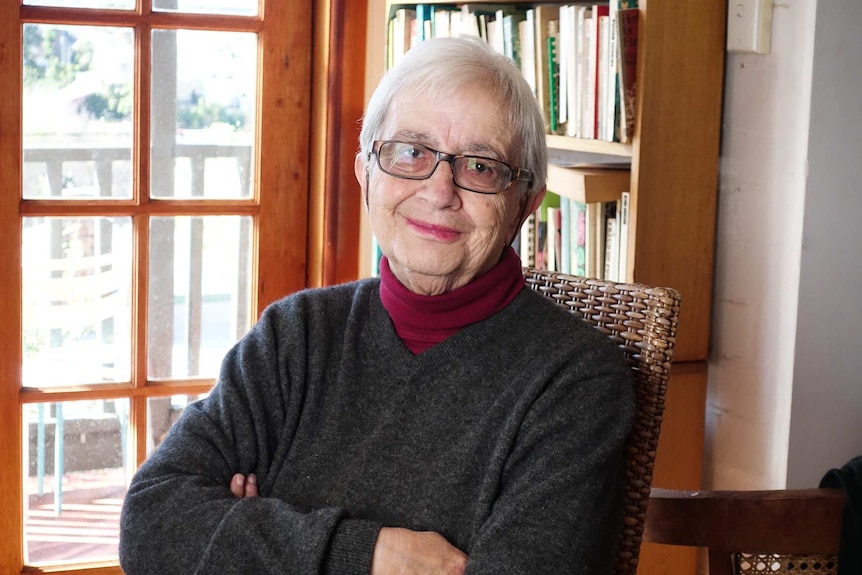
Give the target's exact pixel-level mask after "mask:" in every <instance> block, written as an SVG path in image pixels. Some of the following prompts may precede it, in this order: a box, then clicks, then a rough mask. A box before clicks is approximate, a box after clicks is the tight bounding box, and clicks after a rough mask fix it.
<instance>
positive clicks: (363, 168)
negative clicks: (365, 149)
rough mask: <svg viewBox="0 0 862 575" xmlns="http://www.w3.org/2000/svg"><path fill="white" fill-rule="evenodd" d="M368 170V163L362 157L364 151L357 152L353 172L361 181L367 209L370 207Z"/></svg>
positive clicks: (357, 179) (360, 185)
mask: <svg viewBox="0 0 862 575" xmlns="http://www.w3.org/2000/svg"><path fill="white" fill-rule="evenodd" d="M368 170H369V166H368V163H367V162H366V161H365V160H364V159H363V158H362V153H361V152H360V153H358V154H356V157H354V158H353V174H354V175H355V176H356V181H357V182H359V189H360V190H361V191H362V197H363V198H365V208H366V210H367V209H368V178H369V173H368Z"/></svg>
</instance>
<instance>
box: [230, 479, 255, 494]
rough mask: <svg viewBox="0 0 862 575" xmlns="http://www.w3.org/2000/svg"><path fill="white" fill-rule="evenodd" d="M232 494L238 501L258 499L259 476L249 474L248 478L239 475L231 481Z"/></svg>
mask: <svg viewBox="0 0 862 575" xmlns="http://www.w3.org/2000/svg"><path fill="white" fill-rule="evenodd" d="M230 492H231V493H233V496H234V497H236V498H238V499H242V498H244V497H257V476H256V475H255V474H254V473H249V474H248V477H246V476H245V475H243V474H242V473H237V474H236V475H234V476H233V477H232V478H231V480H230Z"/></svg>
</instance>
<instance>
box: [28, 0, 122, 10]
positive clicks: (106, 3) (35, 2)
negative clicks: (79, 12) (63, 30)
mask: <svg viewBox="0 0 862 575" xmlns="http://www.w3.org/2000/svg"><path fill="white" fill-rule="evenodd" d="M24 5H25V6H56V7H61V8H99V9H102V8H106V9H115V10H132V9H134V8H135V0H24Z"/></svg>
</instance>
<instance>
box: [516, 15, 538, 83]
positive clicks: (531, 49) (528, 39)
mask: <svg viewBox="0 0 862 575" xmlns="http://www.w3.org/2000/svg"><path fill="white" fill-rule="evenodd" d="M535 17H536V14H535V10H532V9H531V10H527V12H526V13H525V14H524V19H523V20H521V21H520V22H519V23H518V37H519V39H520V42H519V44H520V51H521V54H520V66H521V74H523V75H524V79H525V80H527V84H529V86H530V90H531V91H532V92H533V96H534V97H536V98H538V96H539V93H538V91H537V89H536V84H537V82H538V79H537V78H536V37H535V33H536V24H535V22H534V21H533V20H534V18H535Z"/></svg>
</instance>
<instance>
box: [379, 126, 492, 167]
mask: <svg viewBox="0 0 862 575" xmlns="http://www.w3.org/2000/svg"><path fill="white" fill-rule="evenodd" d="M393 137H394V138H395V139H398V140H406V141H410V142H416V143H417V144H425V145H427V146H430V147H432V148H434V149H437V146H438V145H439V144H437V143H436V142H435V141H434V139H433V138H432V137H431V135H430V134H428V133H427V132H420V131H416V130H397V131H396V132H395V135H394V136H393ZM440 151H441V152H446V153H449V152H448V150H440ZM458 154H459V155H461V154H466V155H468V156H484V157H486V158H492V159H496V160H501V161H504V160H505V158H506V155H505V154H503V153H501V152H500V150H499V149H498V148H495V147H494V146H491V145H490V144H486V143H484V142H467V144H466V145H465V146H464V147H463V148H462V150H461V151H459V152H458Z"/></svg>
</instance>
